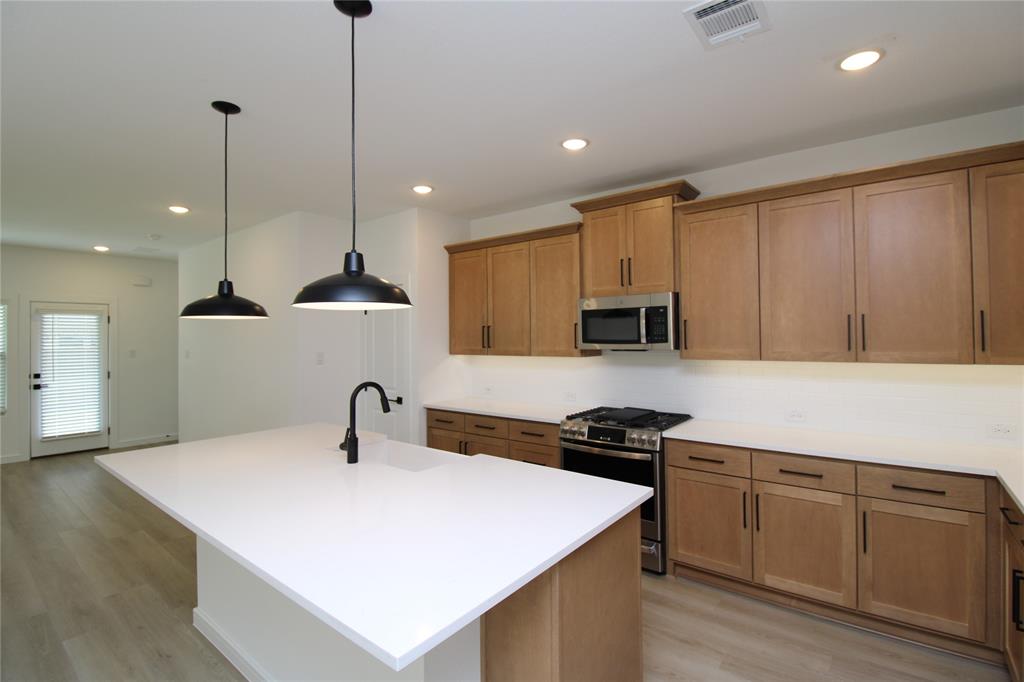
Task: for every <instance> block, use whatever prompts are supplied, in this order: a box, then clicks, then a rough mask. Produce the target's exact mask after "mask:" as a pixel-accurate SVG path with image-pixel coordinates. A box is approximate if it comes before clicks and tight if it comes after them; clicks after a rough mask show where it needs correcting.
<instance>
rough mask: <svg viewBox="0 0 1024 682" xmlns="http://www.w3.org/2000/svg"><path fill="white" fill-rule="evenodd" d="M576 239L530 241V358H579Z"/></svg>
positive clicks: (578, 240) (578, 267)
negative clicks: (531, 356)
mask: <svg viewBox="0 0 1024 682" xmlns="http://www.w3.org/2000/svg"><path fill="white" fill-rule="evenodd" d="M579 298H580V237H579V235H578V234H567V235H564V236H561V237H548V238H547V239H537V240H534V241H532V242H530V338H531V341H530V350H531V352H532V354H533V355H579V351H578V350H577V349H576V314H577V304H578V302H579Z"/></svg>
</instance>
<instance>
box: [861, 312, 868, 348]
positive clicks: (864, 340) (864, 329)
mask: <svg viewBox="0 0 1024 682" xmlns="http://www.w3.org/2000/svg"><path fill="white" fill-rule="evenodd" d="M860 349H861V350H862V351H867V349H868V321H867V318H866V317H865V316H864V313H861V314H860Z"/></svg>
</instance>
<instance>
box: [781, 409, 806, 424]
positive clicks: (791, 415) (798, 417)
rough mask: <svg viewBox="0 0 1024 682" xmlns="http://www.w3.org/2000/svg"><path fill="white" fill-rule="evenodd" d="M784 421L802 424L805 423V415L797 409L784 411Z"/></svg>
mask: <svg viewBox="0 0 1024 682" xmlns="http://www.w3.org/2000/svg"><path fill="white" fill-rule="evenodd" d="M786 421H788V422H791V423H793V424H802V423H803V422H805V421H807V413H806V412H804V411H803V410H799V409H790V410H786Z"/></svg>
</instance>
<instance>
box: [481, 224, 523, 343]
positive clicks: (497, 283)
mask: <svg viewBox="0 0 1024 682" xmlns="http://www.w3.org/2000/svg"><path fill="white" fill-rule="evenodd" d="M487 325H488V330H487V333H486V334H485V336H486V341H487V353H488V354H490V355H529V354H530V243H529V242H521V243H518V244H508V245H507V246H495V247H492V248H489V249H487Z"/></svg>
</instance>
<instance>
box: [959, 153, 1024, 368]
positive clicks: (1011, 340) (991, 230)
mask: <svg viewBox="0 0 1024 682" xmlns="http://www.w3.org/2000/svg"><path fill="white" fill-rule="evenodd" d="M971 231H972V235H973V242H974V249H973V253H974V308H975V310H974V330H975V331H974V350H975V355H974V357H975V362H979V363H995V364H1024V160H1022V161H1010V162H1008V163H998V164H993V165H991V166H981V167H979V168H972V169H971Z"/></svg>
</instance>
